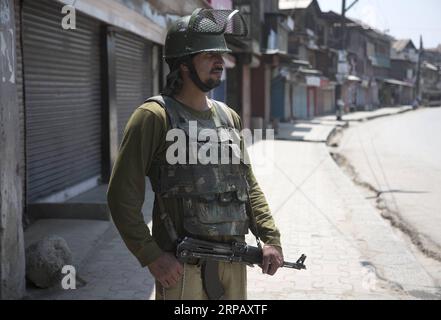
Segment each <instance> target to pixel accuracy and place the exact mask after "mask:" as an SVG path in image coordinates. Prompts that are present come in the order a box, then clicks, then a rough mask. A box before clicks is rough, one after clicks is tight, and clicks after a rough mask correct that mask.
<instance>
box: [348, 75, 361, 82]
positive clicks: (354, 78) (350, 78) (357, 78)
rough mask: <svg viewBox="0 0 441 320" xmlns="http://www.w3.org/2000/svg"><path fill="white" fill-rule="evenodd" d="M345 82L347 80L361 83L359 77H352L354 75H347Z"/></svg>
mask: <svg viewBox="0 0 441 320" xmlns="http://www.w3.org/2000/svg"><path fill="white" fill-rule="evenodd" d="M346 80H348V81H358V82H361V79H360V78H359V77H357V76H354V75H349V76H348V77H347V78H346Z"/></svg>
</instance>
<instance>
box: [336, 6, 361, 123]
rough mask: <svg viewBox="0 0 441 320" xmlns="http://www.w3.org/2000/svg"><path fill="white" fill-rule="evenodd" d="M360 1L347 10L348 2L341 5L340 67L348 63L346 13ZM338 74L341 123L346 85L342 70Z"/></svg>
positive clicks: (337, 103)
mask: <svg viewBox="0 0 441 320" xmlns="http://www.w3.org/2000/svg"><path fill="white" fill-rule="evenodd" d="M357 2H358V0H354V2H352V3H351V5H350V6H349V7H347V8H346V0H342V3H341V25H340V37H341V39H340V48H339V49H340V50H339V54H338V62H337V64H338V65H340V64H341V63H347V61H345V60H346V54H345V52H346V12H348V11H349V10H350V9H351V8H352V7H353V6H354V5H355V4H356V3H357ZM337 73H338V74H339V77H337V86H336V87H335V102H336V110H337V112H336V113H337V120H338V121H340V120H341V119H342V118H341V117H342V114H343V110H341V109H342V108H343V107H342V105H341V97H342V87H343V83H344V74H342V73H340V70H338V67H337Z"/></svg>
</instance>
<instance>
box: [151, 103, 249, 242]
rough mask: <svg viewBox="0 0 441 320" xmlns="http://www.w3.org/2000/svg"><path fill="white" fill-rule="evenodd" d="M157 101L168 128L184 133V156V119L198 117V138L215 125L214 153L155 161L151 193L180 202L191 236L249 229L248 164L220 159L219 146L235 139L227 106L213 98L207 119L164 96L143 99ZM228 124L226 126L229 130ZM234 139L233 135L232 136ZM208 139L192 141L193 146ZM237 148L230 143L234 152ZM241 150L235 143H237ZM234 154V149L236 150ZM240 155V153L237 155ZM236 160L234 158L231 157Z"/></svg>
mask: <svg viewBox="0 0 441 320" xmlns="http://www.w3.org/2000/svg"><path fill="white" fill-rule="evenodd" d="M152 101H154V102H157V103H159V104H160V105H161V106H162V107H163V108H164V109H165V111H166V114H167V116H168V120H169V124H170V129H179V130H183V131H184V132H185V136H186V139H187V148H186V149H187V160H188V159H189V154H188V153H189V148H188V143H189V139H190V138H189V137H190V130H189V122H190V121H197V137H199V133H200V132H201V131H202V130H204V129H214V130H215V132H216V133H217V138H218V139H217V140H218V141H217V142H216V141H215V142H214V143H216V144H217V146H213V147H216V148H218V150H219V152H218V155H219V161H218V164H212V163H208V164H200V163H199V160H198V161H197V163H196V164H188V162H187V163H186V164H169V163H162V164H154V165H155V166H158V168H157V169H158V170H159V179H157V181H156V182H153V181H152V188H153V191H154V192H155V193H158V194H160V195H161V196H162V197H163V198H164V199H166V198H177V199H179V201H180V204H181V205H182V211H183V227H184V230H185V231H186V232H188V233H189V234H190V235H196V236H237V235H244V234H247V233H248V227H249V219H248V215H247V207H248V206H247V202H248V201H249V194H248V189H249V186H248V183H247V180H246V172H247V167H246V165H245V164H244V163H243V161H240V163H239V164H234V163H231V161H229V163H228V164H221V162H220V155H221V150H222V148H225V147H226V146H228V145H227V144H226V142H227V141H228V140H229V141H237V139H238V138H239V137H238V136H236V137H233V136H232V134H235V133H236V134H237V130H236V131H235V132H234V131H233V130H231V129H235V128H234V123H233V119H232V116H231V113H230V111H229V110H228V108H227V107H226V106H225V105H223V104H222V103H221V102H218V101H213V100H211V101H212V102H213V108H215V110H214V116H213V117H212V118H211V119H200V118H196V117H195V116H194V115H193V114H191V113H190V112H188V110H185V109H184V107H182V106H181V105H180V103H179V102H178V101H176V100H175V99H173V98H171V97H168V96H155V97H152V98H150V99H148V100H147V101H146V102H152ZM229 129H230V130H229ZM235 139H236V140H235ZM206 143H212V142H207V141H197V149H198V150H199V149H200V147H201V146H202V145H205V144H206ZM234 150H236V152H237V149H234V148H233V151H234ZM239 153H240V148H239ZM236 156H237V154H236ZM238 156H239V159H240V154H239V155H238ZM236 163H237V162H236Z"/></svg>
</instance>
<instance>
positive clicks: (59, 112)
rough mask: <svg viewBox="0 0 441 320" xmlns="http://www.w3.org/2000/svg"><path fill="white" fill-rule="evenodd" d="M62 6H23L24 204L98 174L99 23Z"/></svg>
mask: <svg viewBox="0 0 441 320" xmlns="http://www.w3.org/2000/svg"><path fill="white" fill-rule="evenodd" d="M61 7H62V6H61V5H60V4H59V3H58V2H55V1H47V0H42V1H31V0H26V1H24V3H23V14H22V27H23V31H24V32H23V61H24V86H25V105H26V152H27V159H26V162H27V174H28V176H27V198H28V199H27V201H28V203H29V202H35V201H36V200H38V199H40V198H42V197H46V196H48V195H51V194H53V193H56V192H59V191H62V190H64V189H66V188H68V187H71V186H73V185H75V184H78V183H81V182H83V181H85V180H87V179H90V178H94V177H98V176H100V175H101V138H102V137H101V131H102V130H101V84H100V81H101V79H100V76H101V68H100V24H99V22H98V21H96V20H94V19H92V18H89V17H87V16H85V15H82V14H81V13H80V12H78V11H77V12H76V29H75V30H64V29H63V28H62V27H61V21H62V18H63V14H62V13H61Z"/></svg>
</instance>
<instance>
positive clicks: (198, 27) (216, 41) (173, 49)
mask: <svg viewBox="0 0 441 320" xmlns="http://www.w3.org/2000/svg"><path fill="white" fill-rule="evenodd" d="M247 34H248V29H247V25H246V23H245V20H244V18H243V16H242V15H241V14H240V13H239V10H216V9H201V8H199V9H196V10H195V11H194V12H193V13H192V15H191V16H185V17H182V18H180V19H178V20H176V21H174V22H173V24H172V26H171V27H170V29H169V31H168V33H167V38H166V40H165V55H164V58H165V59H171V58H180V57H184V56H188V55H192V54H195V53H200V52H208V51H210V52H220V53H227V52H231V50H230V49H228V47H227V45H226V42H225V36H224V35H231V36H236V37H245V36H247Z"/></svg>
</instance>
